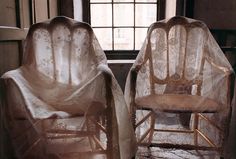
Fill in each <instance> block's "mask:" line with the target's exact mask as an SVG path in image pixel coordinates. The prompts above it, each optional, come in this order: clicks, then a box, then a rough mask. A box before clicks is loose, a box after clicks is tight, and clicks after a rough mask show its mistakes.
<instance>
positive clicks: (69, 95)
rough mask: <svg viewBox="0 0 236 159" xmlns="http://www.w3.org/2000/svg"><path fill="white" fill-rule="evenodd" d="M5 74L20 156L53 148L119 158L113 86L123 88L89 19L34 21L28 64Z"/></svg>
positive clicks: (57, 153) (62, 152)
mask: <svg viewBox="0 0 236 159" xmlns="http://www.w3.org/2000/svg"><path fill="white" fill-rule="evenodd" d="M1 80H4V83H5V88H6V101H7V105H8V106H7V109H9V110H8V111H7V112H9V114H8V119H7V120H6V121H7V123H8V127H9V131H10V134H11V137H12V140H13V145H14V147H15V150H16V154H17V156H18V157H20V158H31V159H32V158H39V159H41V158H47V155H48V152H50V153H51V154H54V155H53V156H54V157H56V156H58V157H59V158H63V157H64V158H65V157H68V158H69V157H71V156H72V157H73V156H74V157H75V156H76V155H77V158H78V157H79V158H80V157H81V155H82V156H83V158H86V156H89V155H90V156H92V155H94V156H96V155H105V156H106V158H114V159H115V158H119V155H120V152H119V151H120V150H119V143H118V142H119V140H118V136H117V134H118V133H117V132H116V131H118V130H117V129H118V128H117V127H118V126H117V124H116V125H115V126H114V123H116V121H114V120H115V119H117V118H118V117H117V116H116V114H115V112H114V109H115V106H114V99H113V97H114V96H116V94H115V93H112V91H113V90H115V91H116V93H118V92H119V91H121V90H120V89H119V88H118V86H116V85H115V84H114V83H115V81H114V78H113V75H112V73H111V71H110V70H109V68H108V66H107V63H106V57H105V54H104V52H103V51H102V50H101V48H100V45H99V44H98V42H97V40H96V37H95V35H94V33H93V31H92V28H91V27H90V26H89V25H88V24H86V23H83V22H77V21H74V20H72V19H69V18H66V17H56V18H54V19H52V20H49V21H46V22H42V23H37V24H34V25H33V26H31V27H30V29H29V33H28V35H27V39H26V45H25V52H24V58H23V65H22V66H21V67H20V68H19V69H17V70H13V71H10V72H8V73H6V74H4V75H3V77H2V79H1ZM112 83H113V86H116V88H112V86H111V85H112ZM116 89H117V90H116ZM120 94H122V93H120ZM120 94H119V95H117V96H116V97H117V98H116V99H120ZM120 101H122V98H121V100H120ZM123 103H125V102H123ZM123 103H122V106H123V107H125V108H126V106H125V105H124V104H123ZM119 107H120V109H122V110H123V111H124V112H125V109H123V108H122V107H121V106H119ZM123 114H124V115H125V113H123ZM122 118H124V116H123V117H122ZM125 118H126V117H125ZM127 118H128V112H127ZM127 122H128V120H127ZM121 124H123V123H121ZM119 126H120V125H119ZM127 129H129V128H128V127H127ZM130 129H131V130H132V128H130ZM119 131H120V130H119ZM127 132H129V131H127ZM119 135H120V136H122V134H119ZM130 135H132V134H130ZM126 136H127V135H126ZM128 136H129V135H128ZM128 136H127V137H128ZM130 138H132V136H130ZM85 143H86V144H85ZM113 143H115V144H113ZM49 149H50V151H49ZM77 150H78V151H77ZM48 158H53V157H52V156H51V157H48Z"/></svg>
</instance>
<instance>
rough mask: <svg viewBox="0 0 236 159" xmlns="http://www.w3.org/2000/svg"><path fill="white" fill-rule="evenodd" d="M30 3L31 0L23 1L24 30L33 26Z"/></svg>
mask: <svg viewBox="0 0 236 159" xmlns="http://www.w3.org/2000/svg"><path fill="white" fill-rule="evenodd" d="M30 7H31V6H30V1H29V0H22V12H23V20H24V24H23V27H24V28H29V26H30V24H31V20H30V18H31V16H30V12H31V9H30Z"/></svg>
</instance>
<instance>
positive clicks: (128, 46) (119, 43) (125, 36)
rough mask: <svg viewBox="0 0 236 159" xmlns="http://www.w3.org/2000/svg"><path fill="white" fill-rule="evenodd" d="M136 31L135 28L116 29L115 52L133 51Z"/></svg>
mask: <svg viewBox="0 0 236 159" xmlns="http://www.w3.org/2000/svg"><path fill="white" fill-rule="evenodd" d="M133 43H134V29H133V28H115V29H114V49H115V50H133V49H134V47H133Z"/></svg>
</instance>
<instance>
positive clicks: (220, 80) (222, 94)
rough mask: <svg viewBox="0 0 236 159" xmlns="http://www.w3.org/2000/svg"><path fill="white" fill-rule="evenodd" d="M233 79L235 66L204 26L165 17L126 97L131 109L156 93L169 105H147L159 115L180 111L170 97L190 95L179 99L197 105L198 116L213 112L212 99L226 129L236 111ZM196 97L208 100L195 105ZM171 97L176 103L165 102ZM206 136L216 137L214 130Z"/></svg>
mask: <svg viewBox="0 0 236 159" xmlns="http://www.w3.org/2000/svg"><path fill="white" fill-rule="evenodd" d="M132 72H137V76H136V77H133V75H132ZM230 75H234V73H233V69H232V67H231V65H230V63H229V62H228V60H227V59H226V57H225V55H224V54H223V52H222V51H221V49H220V47H219V46H218V44H217V43H216V41H215V40H214V38H213V36H212V35H211V33H210V31H209V30H208V28H207V26H206V25H205V24H204V23H203V22H201V21H198V20H194V19H189V18H185V17H174V18H171V19H165V20H162V21H158V22H156V23H153V24H152V25H151V26H150V28H149V31H148V33H147V36H146V39H145V41H144V43H143V46H142V48H141V50H140V52H139V54H138V56H137V58H136V60H135V63H134V64H133V66H132V68H131V71H130V72H129V74H128V77H127V81H126V87H125V99H126V102H127V105H128V106H129V110H131V109H132V107H133V106H135V104H134V103H135V102H137V101H138V100H137V99H142V98H143V97H150V98H151V95H153V94H155V95H156V96H158V99H159V101H156V103H159V104H160V103H161V104H163V105H161V106H160V105H159V106H157V107H155V106H153V105H155V103H154V104H153V105H152V103H151V102H152V101H150V100H149V103H146V104H147V105H148V104H150V103H151V104H150V105H151V106H150V107H151V108H152V109H154V110H155V111H156V113H157V114H158V113H159V112H161V111H164V110H166V109H167V110H171V109H172V108H173V110H174V106H173V103H174V104H175V103H176V102H175V101H171V100H175V98H172V99H171V98H169V95H170V94H186V98H185V99H186V100H185V99H183V100H178V105H184V106H186V105H191V106H192V107H194V109H192V108H191V109H190V110H196V111H198V112H204V111H205V110H206V111H207V110H208V109H209V107H207V104H209V103H207V102H206V101H214V102H215V103H217V109H216V111H217V112H218V113H216V114H215V115H213V116H210V118H213V120H214V121H215V122H216V123H217V125H219V127H222V128H223V129H224V127H228V124H229V120H228V118H229V117H230V114H229V112H230V110H231V107H234V105H231V99H232V98H230V87H232V85H231V86H230V82H229V76H230ZM135 82H136V85H135V86H132V84H133V83H135ZM178 82H179V83H178ZM231 84H232V83H231ZM197 85H198V86H200V87H197ZM134 89H135V90H134ZM134 91H135V92H134ZM190 96H191V97H193V99H195V98H198V97H199V96H201V97H202V99H203V100H198V102H196V103H194V100H192V102H190V103H189V99H187V97H190ZM166 97H168V99H170V101H164V99H167V98H166ZM177 97H178V96H177ZM177 97H176V98H177ZM147 99H149V98H147ZM160 100H163V101H160ZM187 102H188V103H187ZM166 103H167V104H166ZM206 103H207V104H206ZM205 104H206V105H205ZM176 109H178V108H176ZM131 111H132V110H131ZM180 111H189V107H188V106H186V107H182V108H181V110H180ZM159 114H160V113H159ZM203 127H204V126H203ZM205 128H206V127H205ZM206 129H207V128H206ZM224 130H225V129H224ZM206 132H209V133H212V134H213V136H214V130H213V129H212V130H209V129H207V130H206ZM159 137H160V136H159ZM169 137H170V136H169ZM177 140H185V138H179V139H177ZM217 140H221V139H219V138H218V139H217ZM161 141H164V140H161ZM180 143H183V142H180ZM217 143H219V142H217Z"/></svg>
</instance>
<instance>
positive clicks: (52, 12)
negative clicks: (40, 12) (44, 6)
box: [49, 0, 58, 18]
mask: <svg viewBox="0 0 236 159" xmlns="http://www.w3.org/2000/svg"><path fill="white" fill-rule="evenodd" d="M57 15H58V6H57V0H49V17H50V18H53V17H55V16H57Z"/></svg>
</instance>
